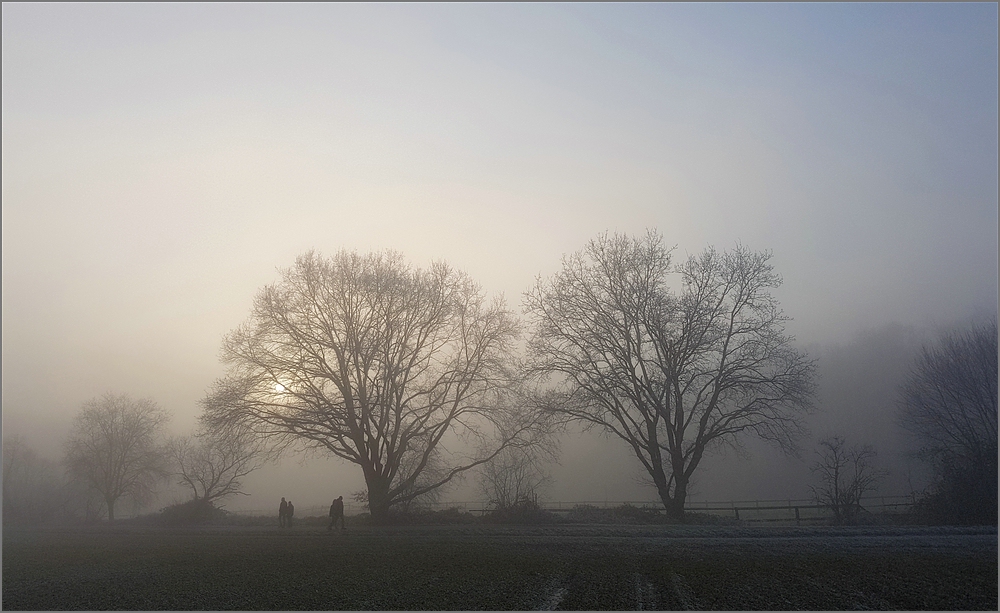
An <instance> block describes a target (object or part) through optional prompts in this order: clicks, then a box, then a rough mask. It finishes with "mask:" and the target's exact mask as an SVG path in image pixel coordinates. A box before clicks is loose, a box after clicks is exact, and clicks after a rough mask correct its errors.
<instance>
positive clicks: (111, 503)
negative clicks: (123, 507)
mask: <svg viewBox="0 0 1000 613" xmlns="http://www.w3.org/2000/svg"><path fill="white" fill-rule="evenodd" d="M104 501H105V502H107V504H108V523H109V524H113V523H114V522H115V499H114V498H111V497H109V496H105V497H104Z"/></svg>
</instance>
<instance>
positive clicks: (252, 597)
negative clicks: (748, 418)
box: [3, 524, 997, 610]
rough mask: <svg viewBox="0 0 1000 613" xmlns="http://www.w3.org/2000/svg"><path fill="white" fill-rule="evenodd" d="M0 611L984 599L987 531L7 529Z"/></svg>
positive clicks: (991, 594)
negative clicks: (332, 531) (344, 532)
mask: <svg viewBox="0 0 1000 613" xmlns="http://www.w3.org/2000/svg"><path fill="white" fill-rule="evenodd" d="M3 608H4V609H5V610H12V609H14V610H17V609H49V610H58V609H133V610H135V609H138V610H159V609H172V610H178V609H188V610H190V609H209V610H211V609H249V610H255V609H256V610H297V609H347V610H359V609H361V610H363V609H377V610H400V609H443V610H459V609H461V610H474V609H517V610H525V609H528V610H530V609H626V610H641V609H664V610H666V609H674V610H677V609H769V610H789V609H938V610H960V609H983V610H996V609H997V530H996V528H995V527H992V528H918V527H896V528H888V527H882V528H872V527H864V528H829V527H799V528H796V527H736V526H607V525H580V524H576V525H555V526H488V525H466V526H409V527H390V528H371V527H351V528H350V529H349V530H348V531H347V533H346V534H342V533H338V532H334V533H332V534H331V533H328V532H326V531H325V530H323V529H317V528H316V527H313V526H308V525H301V526H299V527H296V528H294V529H292V530H282V529H279V528H278V527H248V526H241V527H223V526H215V527H211V528H201V529H196V528H178V529H164V528H151V527H139V526H128V525H122V526H117V527H115V528H110V529H109V528H85V529H69V528H62V529H59V528H50V529H32V530H28V529H13V528H6V529H5V530H4V533H3Z"/></svg>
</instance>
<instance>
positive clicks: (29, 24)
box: [2, 4, 998, 508]
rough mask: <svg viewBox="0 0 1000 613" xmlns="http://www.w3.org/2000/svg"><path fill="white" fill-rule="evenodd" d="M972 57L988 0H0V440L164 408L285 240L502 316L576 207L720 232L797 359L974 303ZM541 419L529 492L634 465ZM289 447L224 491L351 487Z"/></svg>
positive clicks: (565, 248) (984, 243)
mask: <svg viewBox="0 0 1000 613" xmlns="http://www.w3.org/2000/svg"><path fill="white" fill-rule="evenodd" d="M997 68H998V66H997V6H996V5H995V4H879V5H867V4H825V5H817V6H814V5H799V4H795V5H789V4H774V5H772V4H736V5H732V4H725V5H691V4H668V5H646V4H635V5H632V4H629V5H591V4H586V5H584V4H581V5H573V4H569V5H567V4H553V5H542V6H535V5H489V6H480V5H458V6H447V5H403V6H400V5H368V4H365V5H315V4H305V5H292V6H284V5H259V4H236V5H229V4H222V5H155V6H146V5H138V4H134V5H118V4H110V5H108V4H102V5H75V4H58V5H46V4H4V5H3V200H2V209H3V211H2V213H3V220H2V221H3V347H2V351H3V427H4V433H5V434H7V433H8V432H10V433H14V432H17V433H21V434H24V435H25V436H26V437H27V438H28V440H29V442H30V443H31V444H33V445H34V446H35V447H36V448H37V449H38V450H39V451H40V452H41V453H43V454H47V455H50V456H52V457H57V456H58V454H59V453H60V447H59V445H60V441H61V440H62V438H63V437H64V436H65V434H66V432H67V431H68V428H69V425H70V420H71V418H72V416H73V415H74V414H75V413H76V411H78V410H79V408H80V406H81V405H82V404H83V403H84V402H85V401H87V400H89V399H91V398H94V397H96V396H99V395H101V394H103V393H104V392H106V391H115V392H127V393H131V394H133V395H134V396H148V397H151V398H153V399H154V400H156V401H157V402H158V403H159V404H160V405H161V406H163V407H164V408H166V409H167V410H168V411H170V412H171V413H173V414H174V420H173V423H172V425H171V428H172V431H174V432H176V433H185V432H188V431H189V430H190V429H191V428H192V427H193V426H194V422H195V417H196V415H197V413H198V406H197V402H198V400H199V399H200V398H201V397H202V395H203V394H204V392H205V390H206V388H207V386H208V385H209V383H210V382H211V381H212V380H213V379H215V378H216V377H218V376H220V375H221V374H222V373H223V368H222V366H221V365H220V364H219V362H218V359H217V355H218V349H219V345H220V341H221V339H222V336H223V335H224V334H225V333H227V332H228V331H229V330H231V329H233V328H234V327H236V326H237V325H239V324H240V323H241V322H242V321H243V320H244V319H245V318H246V317H247V316H248V315H249V309H250V305H251V302H252V300H253V297H254V295H255V293H256V292H257V291H258V290H259V289H260V288H261V287H263V286H264V285H265V284H268V283H271V282H274V281H276V280H277V279H278V274H277V269H279V268H284V267H287V266H290V265H291V264H292V263H293V261H294V258H295V256H296V255H298V254H301V253H302V252H304V251H306V250H308V249H310V248H315V249H317V250H318V251H320V252H321V253H324V254H333V253H334V252H335V251H337V250H338V249H341V248H348V249H358V250H360V251H368V250H373V249H382V248H393V249H397V250H399V251H401V252H402V253H403V254H404V255H405V256H406V257H407V258H408V259H409V260H410V261H411V262H414V263H416V264H418V265H421V266H425V265H427V264H429V263H430V262H431V261H432V260H436V259H444V260H446V261H448V262H449V263H450V264H452V265H453V266H455V267H457V268H460V269H463V270H465V271H466V272H468V273H469V274H470V275H471V276H472V277H473V278H475V279H476V280H477V281H478V282H479V283H481V284H482V285H483V287H484V288H485V289H486V290H488V291H489V292H491V293H502V294H503V295H504V296H505V297H506V299H507V301H508V303H509V304H510V306H511V307H513V308H514V309H516V310H517V311H520V300H521V294H522V292H524V291H526V290H527V289H528V288H529V287H530V286H531V285H532V283H533V281H534V279H535V277H536V275H543V276H544V275H550V274H552V273H553V272H555V271H556V270H557V268H558V266H559V262H560V258H561V257H562V256H563V255H564V254H567V253H570V252H573V251H576V250H578V249H580V248H581V247H582V246H583V245H584V244H585V243H586V241H587V240H589V239H590V238H592V237H594V236H595V235H596V234H598V233H601V232H603V231H606V230H611V231H620V232H628V233H642V232H644V231H645V229H646V228H656V229H658V230H659V231H660V232H662V234H663V236H664V238H665V240H666V242H667V243H668V244H671V245H676V246H677V251H676V252H675V255H676V256H677V257H679V258H683V257H686V254H689V253H697V252H699V251H701V250H702V249H703V248H704V247H706V246H708V245H715V246H716V247H718V248H720V249H724V248H730V247H732V246H733V245H734V244H735V243H736V242H737V241H740V242H742V243H744V244H746V245H748V246H750V247H751V248H754V249H770V250H772V251H773V252H774V264H775V266H776V270H777V272H778V273H780V274H781V275H782V277H783V278H784V285H783V286H782V287H781V288H780V289H779V290H778V291H777V296H778V298H779V300H780V301H781V304H782V307H783V309H784V310H785V312H786V314H788V315H789V316H791V317H792V318H793V319H794V321H793V322H792V323H791V324H790V326H789V330H790V331H791V332H792V333H794V334H795V335H796V336H797V338H798V339H799V343H800V345H801V346H802V347H806V348H809V347H812V348H814V349H817V352H818V353H822V351H820V350H819V349H818V348H827V349H826V351H828V352H833V354H835V353H836V349H835V348H836V347H841V346H846V345H848V344H850V343H852V342H856V341H857V339H859V338H863V337H864V336H865V335H866V334H867V332H868V331H871V330H885V329H890V328H891V326H894V325H898V326H903V327H904V328H905V327H907V326H909V327H910V328H907V329H920V330H924V329H934V328H935V327H937V328H940V327H942V326H948V325H952V324H954V323H956V322H958V323H961V322H965V321H969V320H971V319H974V318H977V317H983V316H987V315H990V314H993V313H996V310H997V111H998V108H997ZM887 326H888V327H889V328H887ZM833 354H829V355H833ZM876 387H878V386H876ZM831 393H832V392H831ZM865 402H868V401H865ZM838 403H839V404H842V405H847V404H851V402H848V401H846V400H843V401H837V402H833V401H830V403H829V404H830V405H831V406H830V407H827V409H828V411H827V413H828V414H830V415H843V414H842V413H841V412H838V411H839V409H835V407H834V406H833V405H836V404H838ZM854 404H855V405H857V403H854ZM861 404H862V405H864V406H868V405H865V404H864V402H861ZM868 404H871V402H868ZM882 404H883V405H884V404H885V403H882ZM838 406H839V405H838ZM820 408H821V409H822V408H823V407H820ZM845 410H846V409H845ZM886 410H888V409H886ZM873 411H877V409H874V408H872V409H870V410H869V411H868V413H869V414H871V413H872V412H873ZM851 419H852V418H850V416H845V417H844V421H851ZM824 420H826V421H829V422H830V423H836V422H837V419H835V418H833V417H824V418H821V419H820V421H821V422H823V423H826V421H824ZM854 421H856V420H854ZM890 422H891V420H887V419H886V418H884V416H883V417H879V418H877V419H875V420H874V423H877V424H878V427H880V428H888V427H889V424H890ZM831 427H832V426H831ZM886 436H890V435H889V434H886ZM892 436H894V435H892ZM890 438H891V437H890ZM564 446H565V454H564V463H563V466H562V467H561V468H559V471H560V473H561V474H562V475H563V477H562V478H561V480H557V481H559V483H561V485H560V484H557V485H556V489H557V492H558V494H554V496H555V497H556V498H561V499H566V497H572V496H575V495H579V496H580V498H579V499H584V498H590V497H592V496H599V495H600V493H601V492H602V490H603V491H604V492H605V495H606V496H608V497H610V498H611V499H616V498H617V499H622V497H626V496H629V495H631V496H633V497H634V496H635V492H636V491H640V490H636V489H634V488H633V489H628V488H632V485H631V484H630V482H629V481H628V479H625V480H623V479H622V478H621V477H620V474H619V473H617V472H616V468H615V467H617V466H619V465H621V464H622V463H627V454H626V453H625V450H623V449H621V448H620V447H621V446H620V445H616V444H612V443H608V445H607V447H608V450H606V451H605V450H604V446H603V445H602V444H600V443H594V442H593V441H592V440H589V439H588V440H587V441H586V442H581V441H580V440H578V439H574V438H570V439H567V440H566V441H565V443H564ZM612 448H613V449H612ZM582 450H586V451H582ZM599 450H600V453H598V451H599ZM604 453H608V454H611V455H612V456H614V458H616V459H614V460H613V461H611V460H608V459H607V458H608V457H611V456H605V455H604ZM765 453H767V452H765ZM616 454H617V455H616ZM309 466H311V467H312V468H308V467H303V466H298V465H297V464H295V462H294V461H293V462H291V463H288V462H286V463H285V464H283V465H282V467H280V468H274V469H268V471H265V472H264V473H261V474H260V475H256V476H255V477H254V478H253V479H254V481H253V483H254V486H253V488H251V489H252V494H253V495H252V496H251V497H250V498H252V499H254V500H253V501H251V502H247V501H243V500H239V501H233V502H232V503H231V506H238V505H245V506H248V507H251V508H256V507H260V508H264V507H270V506H273V505H271V503H270V500H271V499H272V498H274V495H275V494H276V493H277V492H278V490H279V488H278V487H277V486H276V485H273V484H272V478H278V477H280V478H281V479H282V487H283V488H285V489H281V491H288V490H294V491H295V493H293V494H291V497H292V499H293V500H294V499H295V498H296V497H299V498H305V497H307V496H313V495H315V497H316V503H317V504H318V503H319V502H321V501H323V500H328V499H329V497H330V494H331V493H332V492H340V493H345V494H346V493H347V491H348V490H350V491H354V490H357V489H360V487H361V483H362V481H361V478H360V474H359V472H360V471H358V470H356V469H355V468H354V467H343V468H339V467H342V466H343V465H341V464H339V463H336V462H326V463H322V462H321V463H317V462H316V461H312V462H311V463H310V464H309ZM317 466H320V468H316V467H317ZM588 467H589V468H588ZM602 467H603V468H602ZM576 468H579V470H580V471H581V472H577V470H576ZM316 474H322V475H323V477H322V478H323V479H327V482H324V483H323V484H322V486H319V487H317V486H316V479H317V477H316ZM581 474H588V475H590V476H589V477H588V478H587V479H586V483H584V481H585V480H584V479H583V478H582V477H580V476H579V475H581ZM330 475H333V476H330ZM730 477H731V478H730V479H728V483H726V484H724V483H725V482H727V480H726V479H725V478H723V477H721V476H713V477H712V478H711V479H710V478H709V477H708V476H707V475H706V476H705V477H704V478H703V487H702V490H703V491H704V493H705V495H706V496H709V497H711V496H713V495H714V496H717V497H725V498H727V499H728V498H729V497H730V495H732V496H737V495H736V494H730V493H728V492H731V491H732V488H733V487H735V486H734V485H733V484H736V483H739V482H742V483H746V479H737V478H736V477H733V476H732V475H730ZM712 479H714V480H715V481H714V483H715V485H711V484H712V483H713V481H712ZM623 483H624V484H625V485H623ZM574 484H576V485H574ZM254 488H256V489H254ZM296 488H297V489H296ZM764 489H766V488H764V487H763V486H762V487H761V488H760V490H759V491H763V490H764ZM800 489H801V488H800ZM609 490H610V493H608V491H609ZM299 492H301V494H300V493H299ZM802 493H803V494H806V492H805V491H803V492H802ZM281 495H284V494H281ZM740 495H742V494H740ZM764 495H765V494H759V495H758V496H759V497H762V496H764ZM776 495H777V494H776ZM648 497H651V496H648ZM303 502H306V501H305V500H304V501H303ZM297 504H301V503H298V502H297ZM309 504H312V502H311V501H309Z"/></svg>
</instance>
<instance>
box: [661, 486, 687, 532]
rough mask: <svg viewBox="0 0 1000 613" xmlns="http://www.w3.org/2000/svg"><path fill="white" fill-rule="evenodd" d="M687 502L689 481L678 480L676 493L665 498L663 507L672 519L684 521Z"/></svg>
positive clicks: (675, 487)
mask: <svg viewBox="0 0 1000 613" xmlns="http://www.w3.org/2000/svg"><path fill="white" fill-rule="evenodd" d="M685 502H687V481H683V480H677V481H676V484H675V485H674V495H673V496H669V495H668V496H667V497H666V498H663V507H664V509H665V510H666V513H667V517H668V518H670V519H671V520H672V521H675V522H678V523H684V503H685Z"/></svg>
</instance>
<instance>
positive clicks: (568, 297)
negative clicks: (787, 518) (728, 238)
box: [525, 232, 814, 520]
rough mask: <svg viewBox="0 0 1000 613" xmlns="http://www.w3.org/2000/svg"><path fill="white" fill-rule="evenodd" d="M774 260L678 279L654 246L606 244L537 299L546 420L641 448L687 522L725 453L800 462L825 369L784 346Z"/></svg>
mask: <svg viewBox="0 0 1000 613" xmlns="http://www.w3.org/2000/svg"><path fill="white" fill-rule="evenodd" d="M769 260H770V254H768V253H755V252H752V251H750V250H748V249H746V248H745V247H742V246H738V247H736V249H735V250H733V251H731V252H727V253H718V252H716V251H715V250H714V249H708V250H706V251H705V252H704V253H702V254H701V255H700V256H698V257H691V258H689V259H688V260H687V261H686V262H684V263H682V264H681V265H679V266H674V265H672V263H671V251H670V250H669V249H667V248H665V247H664V246H663V241H662V238H661V237H660V236H659V235H658V234H656V233H654V232H649V233H647V235H646V237H645V238H644V239H638V238H632V237H627V236H621V235H617V234H616V235H607V234H605V235H602V236H599V237H598V238H596V239H594V240H592V241H590V242H589V243H588V244H587V246H586V248H584V249H583V250H582V251H580V252H578V253H575V254H573V255H570V256H568V257H566V258H564V259H563V265H562V269H561V270H560V271H559V272H557V273H556V274H555V275H554V276H553V277H552V278H551V279H549V280H542V279H539V280H538V282H537V284H536V286H535V288H534V289H533V290H532V291H530V292H528V293H527V294H526V296H525V311H526V313H527V314H528V316H529V317H530V318H531V320H532V323H533V326H534V331H533V335H532V337H531V339H530V342H529V349H530V351H531V354H532V361H533V371H534V372H535V373H537V374H539V375H542V376H545V377H549V378H550V379H554V380H553V381H552V382H551V383H552V384H553V385H554V388H550V389H549V390H548V391H547V392H546V393H545V394H544V395H543V396H542V398H541V406H542V407H543V409H544V411H546V412H548V413H550V414H554V415H559V416H561V417H562V418H563V419H564V420H565V421H566V422H580V423H583V424H584V425H586V426H587V427H596V428H600V429H602V430H604V431H605V432H608V433H611V434H613V435H615V436H617V437H619V438H620V439H621V440H623V441H624V442H625V443H626V444H628V445H629V447H630V448H631V449H632V451H633V453H634V454H635V457H636V458H638V460H639V462H641V464H642V466H643V467H644V468H645V470H646V471H647V472H648V473H649V475H650V477H651V478H652V481H653V484H654V485H655V487H656V489H657V492H658V494H659V496H660V499H661V500H662V501H663V504H664V507H665V509H666V511H667V512H668V514H669V515H670V516H671V517H673V518H675V519H677V520H682V519H683V511H684V502H685V499H686V497H687V493H688V484H689V483H690V482H691V478H692V475H693V474H694V472H695V470H696V469H697V468H698V465H699V463H700V462H701V460H702V458H703V456H704V454H705V452H706V450H708V449H709V448H710V446H711V445H713V444H720V443H729V444H738V437H739V436H740V435H742V434H744V433H753V434H756V435H758V436H760V437H763V438H765V439H769V440H772V441H776V442H777V443H779V444H781V445H782V446H784V447H786V448H791V447H792V446H793V441H794V435H795V434H796V433H797V432H798V431H799V421H798V415H799V413H800V412H801V411H802V410H804V409H807V408H808V407H809V404H810V398H811V395H812V392H813V383H812V378H813V372H814V364H813V362H812V361H810V360H808V359H807V358H806V356H805V355H804V354H802V353H800V352H799V351H797V350H796V349H794V348H793V346H792V340H793V339H792V338H791V337H790V336H788V335H786V334H785V333H784V323H785V322H786V321H787V318H786V317H784V316H783V315H782V313H781V311H780V309H779V308H778V304H777V301H776V300H775V299H774V297H773V296H772V295H771V294H770V293H769V290H770V289H771V288H774V287H777V286H778V284H779V283H780V279H779V277H778V276H777V275H776V274H775V273H774V272H773V270H772V267H771V265H770V263H769ZM672 277H678V279H677V280H678V281H679V282H680V283H678V285H679V286H680V291H679V292H678V291H676V290H675V289H674V288H672V287H671V286H670V283H671V279H672Z"/></svg>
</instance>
